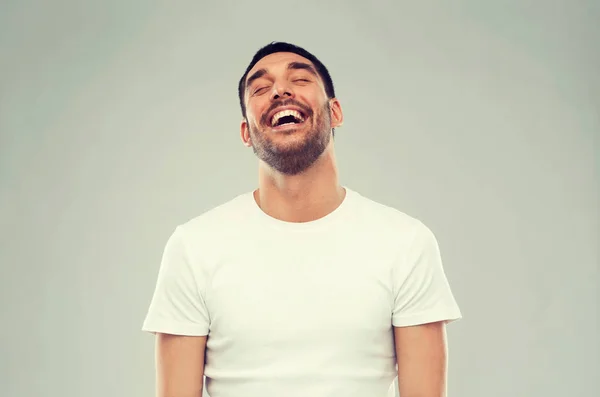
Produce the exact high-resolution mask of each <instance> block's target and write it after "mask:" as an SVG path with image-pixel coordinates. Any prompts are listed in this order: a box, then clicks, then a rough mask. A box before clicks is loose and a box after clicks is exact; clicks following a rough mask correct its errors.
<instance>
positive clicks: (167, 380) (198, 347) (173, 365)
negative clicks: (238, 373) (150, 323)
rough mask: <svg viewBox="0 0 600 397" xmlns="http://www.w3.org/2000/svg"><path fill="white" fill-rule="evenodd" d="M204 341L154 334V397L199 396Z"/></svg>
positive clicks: (202, 369)
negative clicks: (155, 396)
mask: <svg viewBox="0 0 600 397" xmlns="http://www.w3.org/2000/svg"><path fill="white" fill-rule="evenodd" d="M206 339H207V337H206V336H179V335H169V334H161V333H157V334H156V395H157V397H202V387H203V383H204V352H205V349H206Z"/></svg>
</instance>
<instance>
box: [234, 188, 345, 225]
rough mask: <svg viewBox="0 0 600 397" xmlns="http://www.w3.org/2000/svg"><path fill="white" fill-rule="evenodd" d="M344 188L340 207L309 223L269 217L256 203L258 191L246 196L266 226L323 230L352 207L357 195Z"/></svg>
mask: <svg viewBox="0 0 600 397" xmlns="http://www.w3.org/2000/svg"><path fill="white" fill-rule="evenodd" d="M342 187H343V188H344V190H345V192H346V194H345V195H344V199H343V200H342V202H341V203H340V205H338V206H337V207H336V208H335V209H334V210H333V211H331V212H330V213H328V214H327V215H325V216H322V217H321V218H318V219H315V220H312V221H308V222H289V221H283V220H281V219H277V218H274V217H272V216H270V215H268V214H267V213H266V212H264V211H263V210H262V209H261V208H260V206H259V205H258V203H257V202H256V200H255V198H254V192H255V191H256V190H252V191H250V192H249V193H247V194H246V196H247V199H248V201H249V202H250V203H249V204H250V206H251V207H252V211H253V212H254V214H255V215H256V217H257V218H258V219H259V220H260V222H261V223H264V224H266V225H269V226H271V227H275V228H278V229H283V230H291V231H294V230H297V231H302V230H313V229H316V228H321V227H324V226H327V225H330V224H332V223H334V222H335V221H336V220H338V219H339V218H340V217H341V216H343V214H344V213H345V212H346V211H348V207H349V205H350V202H351V201H352V200H353V197H354V195H355V193H354V191H352V190H351V189H349V188H348V187H346V186H342Z"/></svg>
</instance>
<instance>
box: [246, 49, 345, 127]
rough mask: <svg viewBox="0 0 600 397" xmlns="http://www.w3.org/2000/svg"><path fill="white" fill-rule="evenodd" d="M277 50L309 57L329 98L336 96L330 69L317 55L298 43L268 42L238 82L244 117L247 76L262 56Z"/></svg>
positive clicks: (255, 55)
mask: <svg viewBox="0 0 600 397" xmlns="http://www.w3.org/2000/svg"><path fill="white" fill-rule="evenodd" d="M276 52H293V53H294V54H298V55H300V56H302V57H304V58H306V59H308V60H309V61H311V62H312V63H313V65H314V66H315V68H316V70H317V73H318V74H319V76H320V77H321V79H322V80H323V84H324V85H325V93H326V94H327V96H328V97H329V99H331V98H335V90H334V87H333V81H332V80H331V76H330V75H329V71H328V70H327V68H326V67H325V65H323V63H322V62H321V61H319V59H317V57H316V56H314V55H313V54H311V53H310V52H308V51H306V50H305V49H304V48H301V47H298V46H297V45H294V44H290V43H284V42H277V41H273V42H271V43H270V44H267V45H266V46H264V47H262V48H261V49H260V50H258V51H257V52H256V54H254V57H253V58H252V61H250V65H248V67H247V68H246V71H245V72H244V75H243V76H242V78H241V79H240V82H239V84H238V95H239V98H240V107H241V109H242V116H244V118H245V117H246V104H245V103H244V91H245V90H246V77H247V76H248V72H249V71H250V69H252V68H253V67H254V65H256V63H257V62H258V61H260V60H261V59H262V58H264V57H266V56H267V55H270V54H273V53H276Z"/></svg>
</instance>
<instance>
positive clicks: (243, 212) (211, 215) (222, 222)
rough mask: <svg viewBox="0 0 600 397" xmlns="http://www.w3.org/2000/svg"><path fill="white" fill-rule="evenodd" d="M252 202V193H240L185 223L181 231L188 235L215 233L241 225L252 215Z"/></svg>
mask: <svg viewBox="0 0 600 397" xmlns="http://www.w3.org/2000/svg"><path fill="white" fill-rule="evenodd" d="M252 200H253V197H252V192H250V191H249V192H244V193H240V194H238V195H236V196H234V197H233V198H230V199H229V200H227V201H224V202H222V203H220V204H217V205H215V206H213V207H211V208H209V209H208V210H206V211H204V212H202V213H200V214H198V215H196V216H194V217H192V218H190V219H188V220H186V221H184V222H183V223H181V224H180V225H179V229H181V230H183V231H184V232H185V233H186V234H196V233H201V232H209V233H214V232H215V231H216V230H218V229H221V228H230V227H232V226H235V225H236V224H238V225H239V224H240V222H244V221H246V220H247V219H248V218H249V217H250V216H251V215H252V207H251V204H252Z"/></svg>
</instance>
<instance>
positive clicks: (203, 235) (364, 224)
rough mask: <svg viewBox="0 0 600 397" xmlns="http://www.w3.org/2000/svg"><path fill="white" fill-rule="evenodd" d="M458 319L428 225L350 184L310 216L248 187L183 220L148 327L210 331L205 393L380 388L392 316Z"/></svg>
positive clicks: (326, 395) (234, 396)
mask: <svg viewBox="0 0 600 397" xmlns="http://www.w3.org/2000/svg"><path fill="white" fill-rule="evenodd" d="M459 318H461V312H460V310H459V307H458V306H457V303H456V301H455V299H454V297H453V294H452V292H451V289H450V287H449V285H448V282H447V279H446V276H445V274H444V270H443V267H442V262H441V258H440V252H439V249H438V244H437V241H436V238H435V237H434V235H433V233H432V232H431V231H430V229H429V228H427V227H426V226H425V225H424V224H423V223H422V222H420V221H419V220H417V219H415V218H413V217H411V216H409V215H407V214H405V213H402V212H400V211H398V210H396V209H394V208H391V207H388V206H384V205H382V204H379V203H377V202H374V201H372V200H370V199H368V198H366V197H364V196H362V195H360V194H359V193H357V192H355V191H353V190H351V189H349V188H346V197H345V199H344V201H343V202H342V204H341V205H340V206H339V207H338V208H337V209H336V210H335V211H333V212H332V213H330V214H329V215H327V216H325V217H323V218H321V219H318V220H316V221H311V222H306V223H291V222H283V221H280V220H277V219H275V218H272V217H270V216H268V215H267V214H265V213H264V212H263V211H262V210H261V209H260V208H259V207H258V205H257V204H256V202H255V200H254V197H253V194H252V192H248V193H245V194H242V195H239V196H238V197H236V198H234V199H232V200H230V201H229V202H227V203H225V204H223V205H221V206H218V207H216V208H214V209H212V210H210V211H207V212H206V213H204V214H202V215H200V216H198V217H196V218H194V219H192V220H190V221H188V222H186V223H184V224H182V225H179V226H178V227H177V228H176V229H175V231H174V232H173V234H172V235H171V237H170V239H169V241H168V243H167V245H166V247H165V251H164V255H163V258H162V263H161V267H160V271H159V274H158V281H157V285H156V290H155V292H154V296H153V298H152V301H151V304H150V307H149V310H148V313H147V317H146V318H145V321H144V324H143V330H144V331H148V332H152V333H154V332H162V333H169V334H179V335H208V339H207V346H206V364H205V371H204V374H205V376H206V390H207V391H208V393H209V394H210V396H211V397H240V396H244V397H254V396H256V397H259V396H260V397H281V396H286V397H296V396H298V397H300V396H302V397H306V396H311V397H332V396H336V397H337V396H344V397H353V396H356V397H365V396H369V397H379V396H381V397H385V396H388V395H394V394H388V393H389V392H393V389H392V388H391V385H392V384H393V382H394V380H395V378H396V376H397V371H396V362H395V351H394V336H393V328H392V326H397V327H402V326H408V325H415V324H423V323H427V322H433V321H439V320H447V321H453V320H456V319H459Z"/></svg>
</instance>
